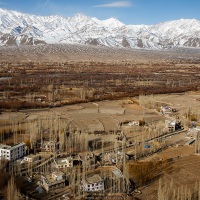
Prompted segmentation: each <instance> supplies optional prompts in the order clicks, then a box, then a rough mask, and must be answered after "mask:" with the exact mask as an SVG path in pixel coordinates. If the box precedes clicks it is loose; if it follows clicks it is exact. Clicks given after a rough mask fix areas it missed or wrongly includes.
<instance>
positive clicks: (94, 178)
mask: <svg viewBox="0 0 200 200" xmlns="http://www.w3.org/2000/svg"><path fill="white" fill-rule="evenodd" d="M101 181H102V178H101V177H100V176H99V175H98V174H95V175H94V176H91V177H88V178H86V182H87V183H98V182H101Z"/></svg>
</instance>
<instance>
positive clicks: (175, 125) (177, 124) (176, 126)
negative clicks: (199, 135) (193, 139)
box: [165, 120, 182, 132]
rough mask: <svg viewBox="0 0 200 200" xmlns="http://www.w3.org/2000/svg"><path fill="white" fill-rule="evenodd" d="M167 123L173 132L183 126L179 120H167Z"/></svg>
mask: <svg viewBox="0 0 200 200" xmlns="http://www.w3.org/2000/svg"><path fill="white" fill-rule="evenodd" d="M165 125H166V127H167V128H168V131H169V132H173V131H176V130H179V129H181V128H182V126H181V122H180V121H177V120H173V121H169V120H165Z"/></svg>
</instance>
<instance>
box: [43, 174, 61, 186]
mask: <svg viewBox="0 0 200 200" xmlns="http://www.w3.org/2000/svg"><path fill="white" fill-rule="evenodd" d="M52 174H55V175H56V176H59V175H64V173H63V172H53V173H52ZM52 174H46V175H42V176H43V177H44V178H45V180H46V183H47V184H49V185H50V184H54V183H56V182H63V181H64V179H62V180H56V179H54V178H53V177H52Z"/></svg>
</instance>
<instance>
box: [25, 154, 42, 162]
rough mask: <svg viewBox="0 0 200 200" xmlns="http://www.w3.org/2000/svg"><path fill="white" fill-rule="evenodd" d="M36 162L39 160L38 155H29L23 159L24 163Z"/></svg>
mask: <svg viewBox="0 0 200 200" xmlns="http://www.w3.org/2000/svg"><path fill="white" fill-rule="evenodd" d="M38 160H40V156H39V155H34V154H30V155H28V156H25V157H24V161H26V162H35V161H38Z"/></svg>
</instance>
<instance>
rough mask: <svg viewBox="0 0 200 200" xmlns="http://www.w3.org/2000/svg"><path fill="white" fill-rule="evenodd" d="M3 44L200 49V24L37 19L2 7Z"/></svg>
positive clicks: (0, 30)
mask: <svg viewBox="0 0 200 200" xmlns="http://www.w3.org/2000/svg"><path fill="white" fill-rule="evenodd" d="M0 33H1V35H0V45H1V46H3V45H16V44H17V45H20V44H34V45H35V44H41V43H73V44H77V43H78V44H92V45H104V46H112V47H130V48H138V47H140V48H168V47H170V48H171V47H174V46H192V47H200V21H198V20H196V19H180V20H174V21H168V22H163V23H159V24H155V25H125V24H123V23H122V22H120V21H119V20H118V19H116V18H110V19H106V20H100V19H97V18H96V17H89V16H86V15H84V14H81V13H78V14H76V15H74V16H72V17H62V16H58V15H52V16H36V15H29V14H24V13H20V12H17V11H11V10H5V9H1V8H0Z"/></svg>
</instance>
